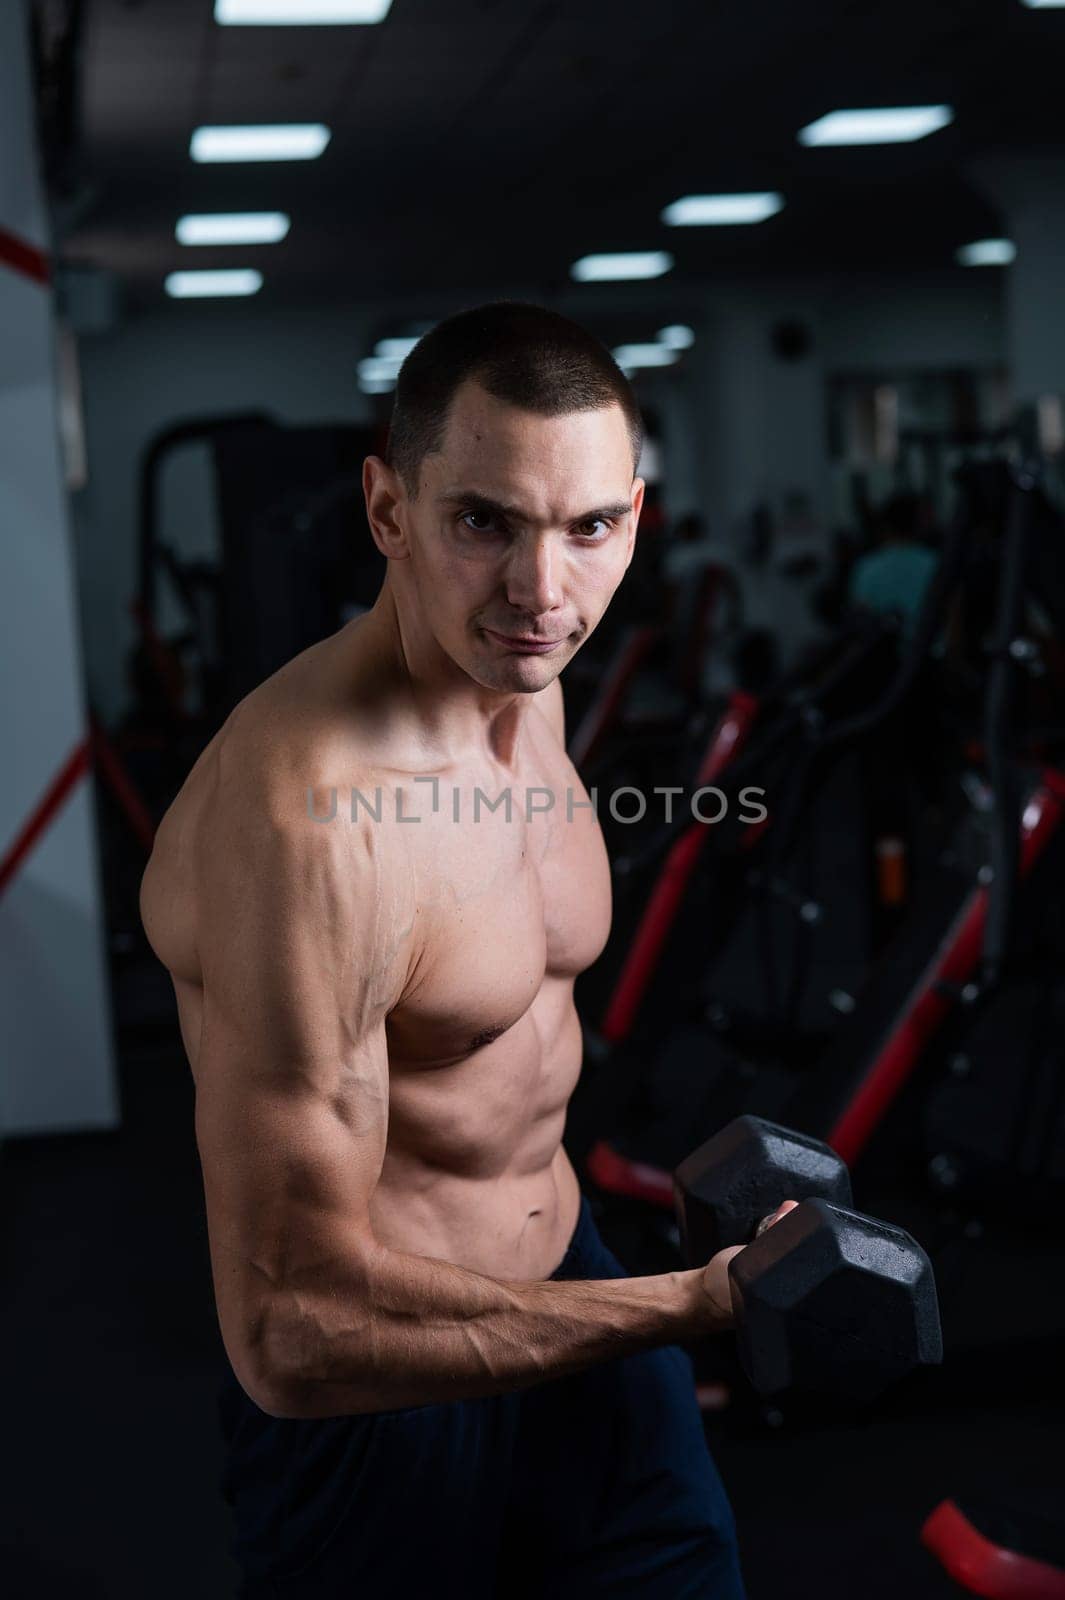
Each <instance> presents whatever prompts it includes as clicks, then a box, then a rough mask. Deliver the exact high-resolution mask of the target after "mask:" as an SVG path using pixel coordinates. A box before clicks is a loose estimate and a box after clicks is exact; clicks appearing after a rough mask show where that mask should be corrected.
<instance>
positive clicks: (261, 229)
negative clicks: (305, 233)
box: [174, 211, 289, 244]
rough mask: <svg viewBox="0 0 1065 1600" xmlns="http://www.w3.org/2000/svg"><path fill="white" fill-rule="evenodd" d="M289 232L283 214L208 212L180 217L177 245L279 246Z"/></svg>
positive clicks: (287, 222) (273, 212) (267, 212)
mask: <svg viewBox="0 0 1065 1600" xmlns="http://www.w3.org/2000/svg"><path fill="white" fill-rule="evenodd" d="M288 229H289V219H288V218H287V217H286V216H285V213H284V212H283V211H233V212H223V211H219V212H209V213H204V214H202V215H201V214H196V215H192V216H188V217H181V218H179V220H178V224H177V227H176V228H175V229H174V232H175V234H176V236H177V241H178V244H278V243H279V242H280V241H281V240H282V239H283V238H284V237H285V235H286V233H287V232H288Z"/></svg>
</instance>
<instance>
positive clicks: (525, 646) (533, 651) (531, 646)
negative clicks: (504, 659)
mask: <svg viewBox="0 0 1065 1600" xmlns="http://www.w3.org/2000/svg"><path fill="white" fill-rule="evenodd" d="M484 631H485V633H486V634H487V635H488V637H489V638H490V639H494V640H495V642H496V643H497V644H499V645H502V647H503V649H504V650H514V651H516V652H517V653H519V654H521V655H530V656H542V655H546V654H547V652H548V651H549V650H556V649H557V648H558V646H559V645H560V644H563V643H564V642H565V636H563V637H562V638H561V639H541V638H539V637H538V636H537V635H536V634H528V633H526V634H513V633H499V632H498V631H497V630H496V629H495V628H485V630H484Z"/></svg>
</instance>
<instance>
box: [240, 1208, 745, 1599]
mask: <svg viewBox="0 0 1065 1600" xmlns="http://www.w3.org/2000/svg"><path fill="white" fill-rule="evenodd" d="M625 1276H626V1273H625V1271H624V1268H623V1267H622V1266H621V1265H620V1263H619V1262H618V1261H617V1259H616V1257H614V1256H613V1255H611V1253H610V1251H609V1250H608V1249H607V1248H606V1246H605V1245H604V1244H603V1241H602V1239H601V1238H600V1237H599V1232H598V1230H597V1228H596V1226H595V1223H594V1221H593V1219H592V1215H591V1211H590V1210H589V1207H588V1203H587V1201H583V1202H582V1205H581V1212H580V1217H579V1218H578V1222H577V1227H576V1229H575V1231H574V1234H573V1238H572V1240H571V1242H570V1246H569V1249H568V1250H567V1251H566V1254H565V1256H564V1258H563V1260H562V1263H561V1265H560V1266H559V1268H558V1270H557V1271H556V1272H554V1273H553V1274H552V1277H554V1278H574V1279H579V1278H623V1277H625ZM220 1415H221V1420H222V1429H223V1434H224V1437H225V1442H226V1452H227V1455H226V1466H225V1472H224V1476H223V1483H222V1491H223V1494H224V1495H225V1497H226V1499H227V1500H228V1501H229V1502H230V1504H231V1506H232V1508H233V1514H234V1521H235V1527H236V1540H235V1544H234V1554H235V1555H236V1558H237V1561H238V1563H239V1564H240V1566H241V1568H242V1570H243V1572H244V1575H245V1587H244V1589H243V1591H242V1594H243V1595H244V1596H245V1597H246V1600H253V1597H254V1600H260V1597H261V1600H267V1597H273V1600H284V1597H286V1596H292V1597H296V1596H301V1597H302V1596H307V1597H308V1600H309V1597H311V1596H314V1597H319V1596H320V1597H323V1600H324V1597H326V1596H329V1597H333V1596H337V1597H339V1596H345V1597H350V1600H356V1597H359V1600H361V1597H363V1596H365V1597H367V1600H370V1597H372V1600H391V1597H395V1600H413V1597H414V1596H420V1595H423V1594H424V1595H430V1594H431V1595H435V1596H452V1595H454V1596H462V1600H490V1597H494V1596H500V1597H506V1600H531V1597H533V1596H544V1597H547V1596H551V1597H553V1600H577V1597H578V1596H580V1597H581V1600H586V1597H591V1596H596V1595H610V1596H612V1597H615V1600H620V1597H623V1596H640V1597H641V1600H652V1597H655V1600H688V1597H692V1600H694V1597H696V1596H698V1597H699V1600H743V1593H744V1591H743V1583H742V1580H741V1578H740V1570H739V1559H738V1555H737V1549H736V1530H735V1524H734V1521H733V1516H732V1509H731V1507H730V1505H729V1502H728V1499H727V1497H726V1495H725V1491H724V1488H723V1487H722V1483H721V1479H720V1477H719V1476H718V1472H717V1468H716V1467H715V1466H714V1463H713V1461H712V1459H711V1457H710V1453H709V1451H708V1450H707V1447H706V1439H705V1436H704V1434H703V1426H702V1418H701V1416H700V1414H699V1409H698V1407H697V1405H696V1402H695V1389H694V1383H693V1379H692V1368H691V1362H690V1361H689V1359H688V1357H687V1355H685V1353H684V1352H683V1351H682V1350H680V1349H678V1348H676V1347H674V1346H667V1347H663V1348H661V1349H657V1350H651V1351H647V1352H645V1353H641V1354H639V1355H632V1356H626V1357H624V1358H622V1359H620V1360H614V1361H606V1362H602V1363H601V1364H599V1365H597V1366H594V1367H590V1368H588V1369H587V1370H586V1371H584V1372H581V1373H578V1374H577V1375H576V1376H574V1377H569V1378H560V1379H554V1380H552V1381H549V1382H547V1383H541V1384H537V1385H536V1386H534V1387H533V1388H530V1389H525V1390H523V1391H521V1392H520V1393H517V1394H506V1395H493V1396H491V1397H489V1398H487V1399H483V1400H460V1401H450V1402H448V1403H446V1404H440V1405H428V1406H414V1407H409V1408H407V1409H405V1410H401V1411H387V1412H379V1413H375V1414H372V1415H366V1416H353V1417H335V1418H332V1417H331V1418H326V1419H323V1420H315V1421H303V1420H293V1419H287V1418H281V1419H279V1418H276V1417H268V1416H267V1415H266V1414H265V1413H264V1412H262V1411H260V1410H259V1408H258V1407H257V1406H256V1405H254V1404H253V1403H252V1401H251V1400H249V1399H248V1397H247V1396H246V1395H245V1394H244V1391H243V1390H242V1389H241V1388H240V1386H239V1385H238V1383H237V1381H236V1379H235V1378H234V1377H233V1375H232V1373H229V1374H227V1378H226V1381H225V1383H224V1386H223V1391H222V1394H221V1397H220Z"/></svg>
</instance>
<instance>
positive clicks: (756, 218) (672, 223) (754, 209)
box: [662, 193, 784, 228]
mask: <svg viewBox="0 0 1065 1600" xmlns="http://www.w3.org/2000/svg"><path fill="white" fill-rule="evenodd" d="M783 206H784V201H783V198H782V197H781V196H780V195H779V194H771V193H767V194H688V195H685V196H684V198H683V200H674V202H673V204H672V205H671V206H667V207H666V209H665V210H664V211H663V213H662V221H663V222H665V223H666V224H668V226H669V227H671V228H715V227H726V226H734V225H735V224H737V223H745V222H764V221H765V219H766V218H767V217H775V216H776V214H777V212H778V211H780V210H782V209H783Z"/></svg>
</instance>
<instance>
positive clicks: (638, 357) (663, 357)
mask: <svg viewBox="0 0 1065 1600" xmlns="http://www.w3.org/2000/svg"><path fill="white" fill-rule="evenodd" d="M676 359H677V352H676V351H675V350H671V349H670V348H669V346H668V345H665V344H619V345H618V347H617V349H616V350H615V351H614V360H615V361H616V362H617V364H618V366H619V367H626V368H630V369H631V368H634V367H671V366H672V365H673V363H674V361H676Z"/></svg>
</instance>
